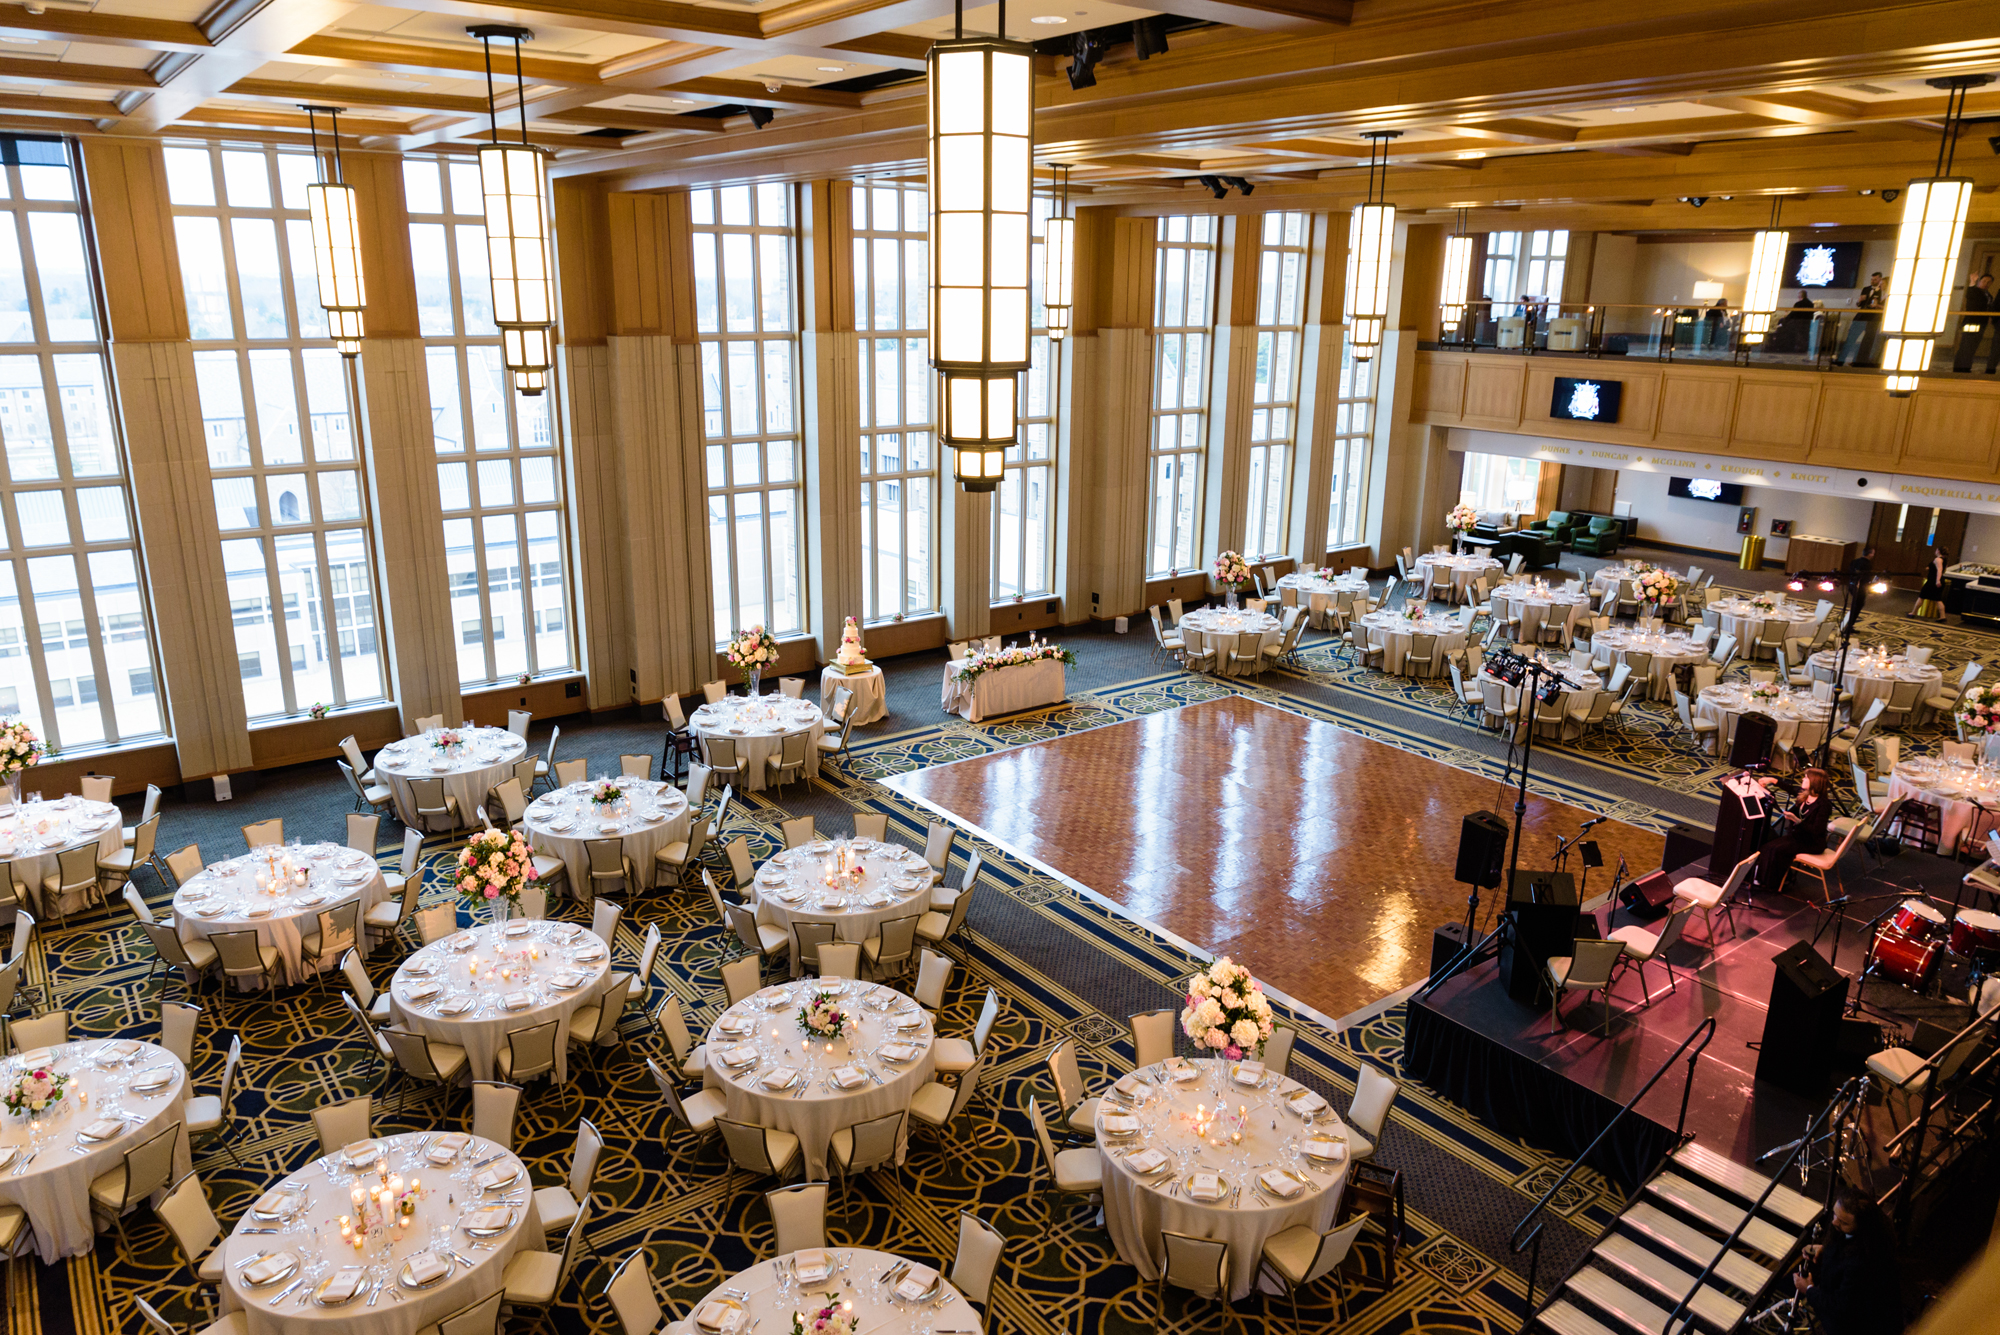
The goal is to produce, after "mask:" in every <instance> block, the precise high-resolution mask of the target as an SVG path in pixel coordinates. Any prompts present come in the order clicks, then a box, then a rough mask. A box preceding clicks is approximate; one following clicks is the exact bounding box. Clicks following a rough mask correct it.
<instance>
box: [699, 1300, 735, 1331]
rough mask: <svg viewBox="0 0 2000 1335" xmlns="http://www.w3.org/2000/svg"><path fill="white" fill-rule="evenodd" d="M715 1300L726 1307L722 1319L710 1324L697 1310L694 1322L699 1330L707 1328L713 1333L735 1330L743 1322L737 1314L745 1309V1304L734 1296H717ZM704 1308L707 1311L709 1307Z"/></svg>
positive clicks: (706, 1329)
mask: <svg viewBox="0 0 2000 1335" xmlns="http://www.w3.org/2000/svg"><path fill="white" fill-rule="evenodd" d="M713 1301H714V1302H716V1303H719V1304H720V1305H721V1306H722V1307H723V1308H725V1309H726V1311H725V1312H724V1314H723V1317H722V1319H721V1320H720V1321H717V1322H715V1323H713V1324H710V1323H709V1322H706V1321H703V1320H702V1319H701V1313H700V1312H697V1313H696V1314H695V1318H694V1324H695V1328H696V1329H697V1330H705V1331H709V1332H710V1333H711V1335H719V1333H720V1332H722V1331H725V1330H734V1329H736V1328H737V1327H738V1326H739V1325H741V1324H742V1322H741V1320H740V1319H739V1318H738V1317H737V1315H736V1314H737V1313H739V1312H741V1311H742V1310H743V1304H741V1303H739V1302H737V1301H736V1300H735V1299H734V1298H717V1299H714V1300H713ZM702 1310H703V1311H706V1310H707V1309H706V1307H704V1308H703V1309H702Z"/></svg>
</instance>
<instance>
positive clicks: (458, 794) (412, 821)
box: [375, 728, 528, 829]
mask: <svg viewBox="0 0 2000 1335" xmlns="http://www.w3.org/2000/svg"><path fill="white" fill-rule="evenodd" d="M527 754H528V743H527V742H526V741H525V740H524V739H522V738H520V737H516V736H515V735H514V734H513V733H511V732H509V731H507V730H506V729H505V728H438V729H435V730H433V731H431V732H426V733H422V734H419V735H418V736H415V737H406V738H404V739H403V740H402V741H400V742H391V743H389V745H387V746H385V747H383V748H382V749H381V750H380V751H377V752H376V753H375V775H376V777H377V778H379V779H383V780H386V781H387V782H388V785H389V792H390V793H391V794H392V795H394V797H395V799H396V818H397V819H398V820H400V821H402V822H403V824H405V825H408V826H411V827H413V828H421V829H429V828H431V826H429V825H422V824H420V823H419V822H418V820H417V802H416V795H415V792H414V791H413V790H412V789H411V787H410V781H411V780H412V779H442V780H444V791H445V793H446V795H447V796H450V797H455V798H457V799H458V820H459V824H461V825H470V824H472V823H473V815H472V809H473V808H474V807H477V806H481V805H483V804H484V803H485V801H486V795H487V793H489V792H491V791H492V790H493V789H494V788H495V787H496V786H498V785H500V784H503V783H505V782H506V781H507V780H508V779H509V778H510V777H512V775H513V773H514V766H515V765H516V764H517V763H519V762H520V760H521V758H522V757H523V756H525V755H527ZM426 819H428V820H430V821H432V822H442V821H443V820H444V817H442V816H433V817H427V818H426Z"/></svg>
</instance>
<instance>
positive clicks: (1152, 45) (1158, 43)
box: [1132, 14, 1167, 60]
mask: <svg viewBox="0 0 2000 1335" xmlns="http://www.w3.org/2000/svg"><path fill="white" fill-rule="evenodd" d="M1166 53H1167V16H1166V15H1164V14H1154V15H1152V16H1150V17H1148V18H1143V19H1134V20H1132V54H1133V55H1135V56H1137V57H1139V59H1141V60H1150V59H1151V58H1152V57H1154V56H1164V55H1165V54H1166Z"/></svg>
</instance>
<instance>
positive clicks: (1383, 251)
mask: <svg viewBox="0 0 2000 1335" xmlns="http://www.w3.org/2000/svg"><path fill="white" fill-rule="evenodd" d="M1402 135H1403V132H1402V131H1401V130H1371V131H1369V132H1368V133H1367V134H1364V135H1363V136H1362V138H1364V139H1367V140H1369V141H1370V142H1369V145H1368V200H1367V202H1366V203H1364V204H1358V205H1356V206H1355V209H1354V222H1353V225H1352V226H1351V227H1350V228H1349V229H1348V233H1347V345H1348V347H1349V348H1351V349H1352V350H1353V352H1354V360H1355V361H1357V362H1365V361H1368V360H1370V359H1371V358H1373V357H1374V356H1375V349H1377V348H1379V347H1381V346H1382V327H1383V325H1385V324H1386V323H1388V319H1389V261H1390V258H1391V251H1392V250H1393V249H1394V247H1395V243H1396V206H1395V205H1394V204H1391V203H1389V202H1388V201H1387V200H1386V199H1378V198H1377V197H1376V189H1377V179H1378V178H1377V175H1376V165H1375V158H1376V154H1377V151H1378V150H1379V151H1380V154H1381V158H1382V165H1381V175H1380V178H1379V179H1380V183H1381V184H1380V188H1381V190H1382V193H1383V194H1384V195H1386V194H1387V193H1388V187H1389V140H1391V139H1400V138H1402Z"/></svg>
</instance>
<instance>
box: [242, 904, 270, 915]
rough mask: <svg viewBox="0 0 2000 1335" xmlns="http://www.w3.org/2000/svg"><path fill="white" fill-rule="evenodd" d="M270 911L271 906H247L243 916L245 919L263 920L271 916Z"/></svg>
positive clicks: (244, 908)
mask: <svg viewBox="0 0 2000 1335" xmlns="http://www.w3.org/2000/svg"><path fill="white" fill-rule="evenodd" d="M270 911H271V906H270V905H269V904H246V905H244V907H243V910H242V916H243V917H245V918H262V917H264V916H266V915H267V914H269V913H270Z"/></svg>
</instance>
